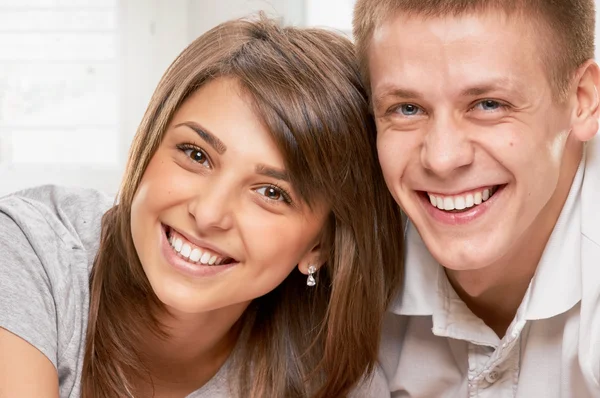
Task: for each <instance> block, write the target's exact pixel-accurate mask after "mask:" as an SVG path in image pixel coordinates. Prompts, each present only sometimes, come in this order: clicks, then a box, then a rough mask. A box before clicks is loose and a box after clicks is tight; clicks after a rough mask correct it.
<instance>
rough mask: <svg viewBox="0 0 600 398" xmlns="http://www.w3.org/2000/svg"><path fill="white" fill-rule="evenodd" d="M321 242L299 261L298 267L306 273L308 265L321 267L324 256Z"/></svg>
mask: <svg viewBox="0 0 600 398" xmlns="http://www.w3.org/2000/svg"><path fill="white" fill-rule="evenodd" d="M321 254H322V253H321V244H320V243H317V244H316V245H315V246H313V248H312V249H310V250H309V251H308V252H306V254H305V255H304V256H303V257H302V259H301V260H300V261H299V262H298V269H299V270H300V272H302V273H303V274H304V275H308V267H310V266H311V265H312V266H314V267H315V268H316V269H317V270H318V269H319V268H321V266H322V265H323V263H324V262H325V261H324V260H323V257H322V256H321Z"/></svg>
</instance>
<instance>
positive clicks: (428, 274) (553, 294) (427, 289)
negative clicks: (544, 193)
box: [390, 156, 585, 319]
mask: <svg viewBox="0 0 600 398" xmlns="http://www.w3.org/2000/svg"><path fill="white" fill-rule="evenodd" d="M584 169H585V156H584V159H582V161H581V163H580V165H579V168H578V170H577V173H576V175H575V178H574V180H573V183H572V185H571V190H570V192H569V195H568V197H567V201H566V202H565V205H564V206H563V210H562V211H561V214H560V216H559V218H558V221H557V223H556V226H555V227H554V230H553V232H552V234H551V236H550V239H549V241H548V244H547V246H546V249H545V250H544V253H543V255H542V258H541V261H540V264H539V265H538V269H537V271H536V274H535V275H534V277H533V279H532V281H531V283H530V286H529V288H528V290H527V293H526V294H525V299H524V300H523V303H522V305H521V307H524V308H520V309H519V314H522V316H523V317H524V318H525V319H545V318H550V317H553V316H555V315H558V314H561V313H563V312H565V311H567V310H569V309H570V308H571V307H573V306H574V305H575V304H576V303H577V302H579V300H580V299H581V272H580V270H581V258H580V257H581V250H580V241H581V203H580V202H581V200H580V193H581V185H582V183H583V178H584ZM405 241H406V245H405V247H406V254H405V271H404V282H403V286H402V290H401V293H400V294H399V296H398V297H397V298H396V300H395V301H394V302H393V303H392V304H391V306H390V311H391V312H392V313H394V314H397V315H408V316H414V315H417V316H418V315H421V316H423V315H434V313H437V312H438V310H441V311H446V310H447V309H442V308H440V305H441V303H443V302H447V300H448V298H451V297H450V293H449V292H448V288H449V289H450V290H452V293H453V289H452V288H451V287H450V286H449V282H448V281H447V277H446V274H445V272H443V271H442V268H441V266H440V265H439V263H438V262H437V261H436V260H435V259H434V258H433V256H432V255H431V254H430V253H429V250H428V249H427V247H426V246H425V243H424V242H423V240H422V239H421V237H420V235H419V233H418V231H417V230H416V228H415V227H414V225H412V223H410V222H408V223H407V227H406V228H405ZM454 294H455V293H454ZM462 310H464V308H463V309H462ZM462 310H461V311H462Z"/></svg>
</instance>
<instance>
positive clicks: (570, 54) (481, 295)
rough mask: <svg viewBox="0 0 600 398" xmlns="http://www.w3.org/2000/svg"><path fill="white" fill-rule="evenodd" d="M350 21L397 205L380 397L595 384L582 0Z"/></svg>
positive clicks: (589, 73) (380, 14) (505, 393)
mask: <svg viewBox="0 0 600 398" xmlns="http://www.w3.org/2000/svg"><path fill="white" fill-rule="evenodd" d="M354 23H355V25H354V29H355V32H354V33H355V38H356V43H357V46H358V53H359V56H360V59H361V62H362V65H363V68H364V72H365V80H366V82H367V87H368V88H369V89H370V91H371V94H372V105H373V114H374V116H375V119H376V123H377V131H378V150H379V156H380V161H381V166H382V169H383V172H384V174H385V177H386V181H387V184H388V187H389V189H390V191H391V192H392V194H393V195H394V197H395V198H396V201H397V202H398V203H399V204H400V205H401V206H402V208H403V209H404V211H405V212H406V214H407V215H408V217H409V219H410V223H409V225H408V228H407V236H406V240H407V244H406V246H407V257H406V262H405V267H406V275H405V283H404V286H403V289H402V292H401V295H400V297H399V299H398V301H397V302H396V303H395V304H394V305H393V306H392V307H391V308H390V313H389V316H388V319H387V321H386V325H385V332H384V336H383V342H382V354H381V365H382V367H383V369H384V372H385V374H386V377H387V381H388V384H389V387H390V390H391V391H392V397H419V398H421V397H435V398H439V397H517V398H532V397H535V398H537V397H544V398H552V397H565V398H566V397H569V398H570V397H576V398H586V397H600V141H599V139H598V138H594V136H595V135H596V132H597V130H598V117H599V94H598V88H599V86H600V71H599V68H598V65H597V64H596V63H595V62H594V61H593V57H594V2H593V0H561V1H547V0H527V1H525V0H522V1H519V0H489V1H488V0H479V1H477V0H358V2H357V5H356V9H355V20H354Z"/></svg>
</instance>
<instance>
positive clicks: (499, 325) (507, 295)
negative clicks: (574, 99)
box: [446, 146, 583, 337]
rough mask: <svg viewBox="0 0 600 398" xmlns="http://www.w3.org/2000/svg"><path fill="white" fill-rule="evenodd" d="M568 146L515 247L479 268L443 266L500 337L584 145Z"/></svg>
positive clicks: (551, 226)
mask: <svg viewBox="0 0 600 398" xmlns="http://www.w3.org/2000/svg"><path fill="white" fill-rule="evenodd" d="M570 149H571V150H569V151H565V155H564V159H563V162H564V163H563V164H564V166H565V167H564V169H563V173H561V175H560V177H559V183H558V185H557V189H556V192H555V194H554V195H553V197H552V198H551V199H550V201H549V202H548V204H547V205H546V206H545V207H544V208H543V209H542V211H541V212H540V214H539V215H538V217H537V218H536V220H535V222H534V223H533V224H532V225H531V226H530V228H529V229H528V230H527V231H526V232H525V233H524V234H523V236H521V237H520V239H518V240H517V242H519V244H518V246H516V247H514V248H513V249H512V250H511V252H510V253H508V254H507V255H506V256H504V257H503V258H501V259H500V260H499V261H497V262H495V263H494V264H492V265H490V266H487V267H485V268H482V269H476V270H467V271H455V270H451V269H448V268H446V274H447V276H448V279H449V281H450V284H451V285H452V287H453V288H454V290H455V291H456V293H457V294H458V296H459V297H460V298H461V299H462V300H463V301H464V302H465V304H466V305H467V306H468V307H469V309H470V310H471V311H472V312H473V313H474V314H475V315H476V316H478V317H479V318H481V320H483V321H484V322H485V323H486V324H487V325H488V326H489V327H490V328H491V329H492V330H493V331H494V332H495V333H496V334H497V335H498V336H499V337H503V336H504V334H505V333H506V330H507V329H508V326H509V325H510V323H511V322H512V320H513V319H514V317H515V315H516V313H517V310H518V309H519V306H520V305H521V302H522V301H523V298H524V296H525V293H526V292H527V289H528V287H529V283H530V282H531V279H532V278H533V276H534V274H535V272H536V270H537V267H538V264H539V262H540V259H541V258H542V254H543V253H544V250H545V248H546V245H547V243H548V240H549V239H550V236H551V235H552V231H553V230H554V227H555V225H556V222H557V221H558V218H559V216H560V213H561V211H562V209H563V206H564V204H565V202H566V200H567V197H568V195H569V191H570V189H571V185H572V183H573V179H574V178H575V174H576V173H577V168H578V166H579V163H580V160H581V157H582V153H583V147H582V146H581V147H578V148H570Z"/></svg>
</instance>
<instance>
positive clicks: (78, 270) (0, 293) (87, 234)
mask: <svg viewBox="0 0 600 398" xmlns="http://www.w3.org/2000/svg"><path fill="white" fill-rule="evenodd" d="M112 205H113V200H112V199H111V198H109V197H107V196H104V195H103V194H101V193H99V192H97V191H94V190H88V189H72V188H61V187H56V186H43V187H39V188H34V189H30V190H26V191H22V192H19V193H16V194H14V195H10V196H6V197H3V198H0V327H2V328H4V329H6V330H8V331H10V332H12V333H13V334H15V335H17V336H19V337H21V338H22V339H24V340H25V341H27V342H29V343H30V344H32V345H33V346H34V347H36V348H37V349H38V350H40V351H41V352H42V353H43V354H44V355H45V356H46V357H48V359H50V361H52V363H53V364H54V366H55V367H56V369H57V371H58V378H59V386H60V397H61V398H67V397H69V398H79V397H80V396H81V385H80V382H81V369H82V366H83V355H84V350H85V333H86V329H87V320H88V303H89V275H90V270H91V267H92V264H93V261H94V258H95V256H96V252H97V250H98V245H99V242H100V223H101V218H102V215H103V214H104V213H105V212H106V211H107V210H108V209H109V208H110V207H111V206H112ZM224 368H225V366H224V367H223V368H221V370H220V371H219V372H218V373H217V374H216V375H215V376H214V377H213V378H212V379H211V380H210V381H209V382H208V383H207V384H205V385H204V386H203V387H202V388H201V389H200V390H198V391H196V392H194V393H192V394H191V395H189V398H221V397H222V398H225V397H228V396H229V394H228V393H227V383H226V378H225V377H224V373H225V369H224Z"/></svg>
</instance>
